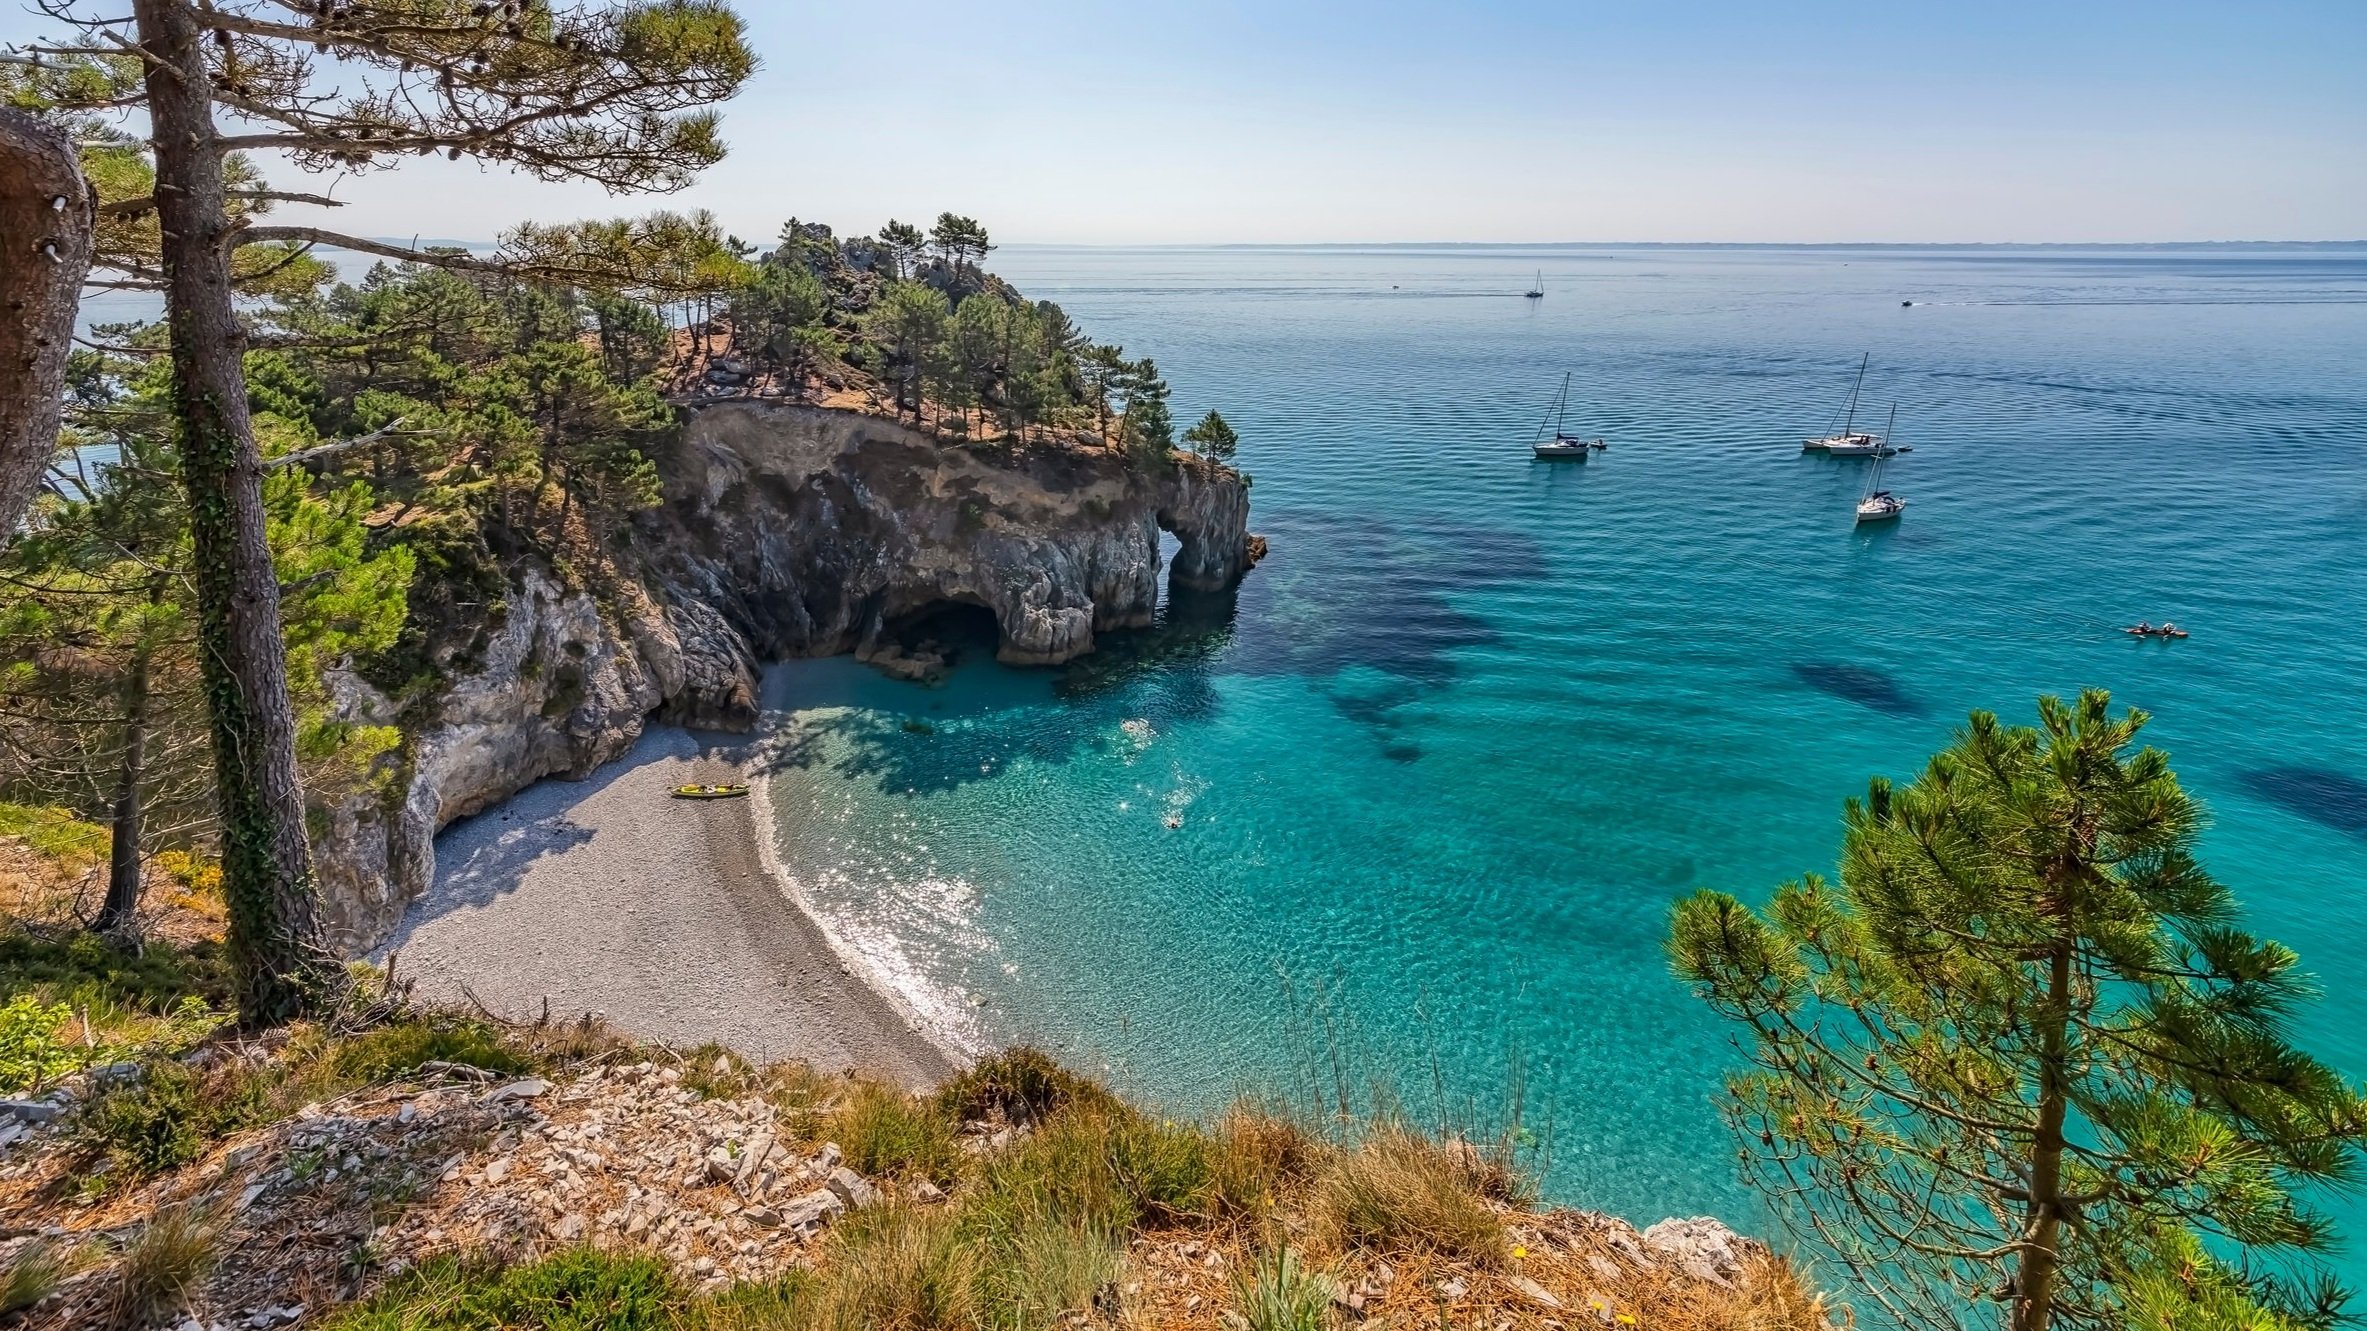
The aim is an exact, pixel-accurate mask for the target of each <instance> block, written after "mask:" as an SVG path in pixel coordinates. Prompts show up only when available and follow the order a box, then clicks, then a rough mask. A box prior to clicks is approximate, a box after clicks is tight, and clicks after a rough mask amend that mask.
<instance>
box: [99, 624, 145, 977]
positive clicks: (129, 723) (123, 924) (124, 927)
mask: <svg viewBox="0 0 2367 1331" xmlns="http://www.w3.org/2000/svg"><path fill="white" fill-rule="evenodd" d="M147 760H148V649H147V648H146V647H142V648H140V649H139V651H138V652H137V653H136V654H135V655H134V656H133V657H132V663H131V670H130V672H129V673H128V674H126V675H125V677H124V683H123V765H122V767H121V768H120V769H118V771H117V773H116V778H115V816H114V817H113V819H111V820H110V823H109V832H110V835H111V836H112V837H113V842H112V844H111V845H110V846H109V847H108V851H107V899H106V900H105V901H104V902H103V903H101V904H100V906H99V917H98V918H97V919H95V920H93V921H91V925H90V927H91V929H92V931H93V932H96V933H102V934H112V933H120V932H125V931H128V930H129V929H130V928H131V927H132V925H133V923H134V922H135V921H137V920H138V918H139V911H140V783H141V781H143V780H145V779H146V778H147V775H148V770H147V769H148V761H147Z"/></svg>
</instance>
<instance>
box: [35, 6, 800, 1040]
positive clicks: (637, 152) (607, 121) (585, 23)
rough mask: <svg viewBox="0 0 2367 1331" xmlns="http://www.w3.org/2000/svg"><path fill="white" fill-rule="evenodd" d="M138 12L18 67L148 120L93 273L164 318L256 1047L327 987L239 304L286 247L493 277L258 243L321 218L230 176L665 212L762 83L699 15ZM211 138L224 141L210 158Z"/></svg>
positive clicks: (384, 249) (68, 106)
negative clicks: (584, 190)
mask: <svg viewBox="0 0 2367 1331" xmlns="http://www.w3.org/2000/svg"><path fill="white" fill-rule="evenodd" d="M130 10H131V12H130V14H129V15H128V16H125V15H122V14H121V13H119V12H118V10H117V8H116V7H111V6H105V5H99V4H96V3H94V2H92V0H53V3H52V4H51V5H50V6H49V7H48V13H49V14H50V15H51V17H52V18H54V19H56V20H58V21H59V22H61V23H63V24H65V25H67V26H69V27H71V28H73V29H75V30H76V31H77V33H78V35H77V36H76V37H75V38H73V39H71V40H69V41H66V42H63V43H58V44H51V45H46V46H40V47H36V48H35V50H36V51H37V53H39V54H40V55H42V56H44V57H50V58H55V59H57V60H60V61H63V62H65V63H66V64H67V65H68V66H70V67H72V68H74V69H75V70H77V71H80V72H83V73H91V72H93V71H95V75H96V76H98V77H97V81H98V82H99V83H102V84H105V85H106V86H105V87H103V88H101V89H100V92H101V93H102V94H103V95H101V96H85V95H82V93H80V92H78V91H77V90H76V89H74V88H72V87H65V88H64V89H63V91H61V92H57V93H56V94H55V95H54V96H53V99H52V103H51V104H52V105H53V106H55V107H57V108H60V109H63V110H66V111H71V110H73V109H75V108H77V107H88V106H93V105H98V104H101V103H104V104H107V105H109V106H111V107H114V108H116V109H118V110H122V111H130V112H133V113H135V114H144V115H145V117H146V122H147V123H146V129H145V132H144V134H143V135H142V136H141V140H142V142H141V144H140V145H139V146H140V148H141V149H142V150H143V151H144V158H143V159H141V160H138V161H136V162H135V163H133V164H131V165H130V166H127V167H126V168H125V169H126V171H127V173H130V174H145V175H147V176H148V177H149V178H150V179H152V181H153V186H152V188H150V189H149V191H148V192H147V193H146V194H144V195H137V196H130V197H116V198H110V199H108V201H107V202H106V204H105V205H104V207H103V209H102V211H103V212H104V213H105V214H106V215H107V216H108V217H111V218H113V219H116V220H118V221H120V222H123V223H125V224H126V225H130V224H136V223H139V222H140V221H141V220H142V219H144V218H148V217H153V218H154V219H155V223H154V225H152V226H149V227H147V228H146V229H145V230H144V231H142V232H140V233H139V235H138V236H137V237H135V239H136V240H137V241H138V242H139V246H140V248H135V249H132V250H129V251H118V252H115V253H112V254H110V253H106V252H102V254H101V255H100V260H99V261H100V262H101V263H105V264H110V265H112V266H113V267H115V268H116V269H117V271H119V272H122V273H123V274H124V275H125V277H126V279H127V280H129V281H133V282H143V283H147V284H150V285H152V286H153V287H155V288H156V289H159V290H161V291H163V293H164V296H165V306H166V310H167V314H168V317H169V321H170V325H171V348H170V351H171V365H172V369H173V380H174V384H173V387H174V396H173V399H172V413H173V416H174V418H175V428H176V430H177V444H176V453H177V456H178V459H179V464H180V467H181V471H182V478H183V484H184V487H185V489H186V491H187V496H188V504H189V515H190V529H191V534H192V538H193V543H194V558H193V562H192V574H193V577H194V579H195V581H196V588H197V595H196V606H197V612H198V614H197V634H198V639H199V643H200V652H199V659H200V662H201V664H202V667H203V669H204V672H205V688H206V697H207V708H208V712H209V714H210V715H211V717H212V730H213V745H214V751H215V757H216V779H217V782H218V785H219V792H220V813H219V821H220V835H221V843H222V863H223V877H224V884H225V890H226V892H227V894H228V896H229V898H230V901H231V937H230V950H231V953H232V956H233V959H234V962H235V964H236V969H237V971H238V977H239V994H238V997H239V1010H240V1015H241V1017H242V1019H244V1020H245V1021H247V1022H249V1023H267V1022H272V1021H278V1020H282V1019H285V1018H287V1017H290V1016H294V1015H298V1014H300V1013H302V1012H305V1011H307V1010H310V1009H313V1008H315V1007H317V1006H318V1005H319V1004H320V1003H321V1002H323V1001H324V1000H325V999H326V998H327V996H328V994H329V992H330V991H331V990H332V989H333V988H334V987H335V985H336V984H337V983H338V982H339V980H340V976H341V971H340V969H339V968H338V967H337V965H336V963H335V959H334V958H333V957H331V956H330V955H328V953H327V952H326V951H325V949H324V948H323V947H322V946H321V941H320V927H319V912H318V902H317V900H316V891H315V887H314V883H313V878H312V868H311V856H310V851H309V848H308V846H307V844H306V837H305V823H304V797H303V791H302V784H301V779H300V775H299V772H298V769H297V753H296V745H297V738H298V737H297V727H296V721H295V715H294V711H293V709H292V707H291V704H290V699H289V696H288V680H287V662H286V660H285V652H284V647H283V645H282V642H281V637H280V631H279V621H280V605H279V592H278V579H277V577H276V576H275V573H274V570H273V567H272V561H271V547H270V541H269V533H268V527H269V519H268V516H267V514H266V512H265V509H264V503H263V494H262V490H263V487H262V483H261V480H262V471H263V468H262V462H261V454H260V450H259V448H258V445H257V442H256V438H255V431H254V426H253V423H252V421H251V419H250V416H249V412H248V409H247V396H246V392H245V386H244V383H243V380H242V374H241V371H242V353H243V351H244V349H245V346H246V343H247V334H246V329H245V327H244V326H243V324H242V322H241V320H240V317H239V312H238V307H237V304H236V296H237V294H238V293H239V291H240V289H241V288H242V286H245V287H247V288H249V289H251V288H252V287H253V285H254V284H255V283H257V282H263V281H268V280H269V277H270V275H271V274H272V272H273V271H275V270H276V269H277V268H279V267H283V266H285V265H288V264H293V263H296V262H298V260H299V258H300V252H299V249H298V248H297V247H302V246H310V245H318V244H328V245H337V246H343V247H346V248H349V249H354V250H358V251H361V252H364V253H376V254H383V255H389V256H391V257H397V258H406V259H421V260H425V261H430V262H438V263H447V264H454V265H459V264H469V265H473V266H497V267H498V266H500V265H498V264H494V265H487V264H486V263H485V262H484V261H478V260H472V259H470V258H469V257H468V256H465V255H456V254H451V253H420V252H416V251H412V250H407V249H404V248H402V247H399V246H390V245H386V244H382V243H379V242H375V241H370V240H367V239H364V238H360V237H354V236H346V235H340V234H337V233H334V232H330V231H326V230H323V229H320V228H317V227H306V226H260V225H254V224H253V222H252V219H253V216H254V214H256V213H257V212H259V211H261V210H262V209H263V208H266V207H269V206H271V205H273V204H277V203H297V204H305V203H321V202H324V200H321V199H319V198H318V197H316V196H307V195H301V194H294V193H287V192H281V191H276V190H270V189H266V188H262V187H261V185H260V182H259V181H256V180H254V178H253V173H252V171H251V170H250V169H248V168H246V167H245V166H244V163H243V159H242V157H241V154H243V153H246V152H256V151H277V152H282V153H285V154H287V155H288V156H289V157H290V158H291V159H292V160H293V161H294V163H295V164H296V165H297V167H298V168H299V169H302V170H307V171H359V170H365V169H369V168H371V167H374V166H382V165H384V164H386V163H387V162H388V161H390V160H393V159H400V158H404V157H407V156H411V155H416V154H427V153H434V152H442V153H445V154H447V155H449V156H451V157H453V158H455V159H457V158H460V157H464V156H475V157H478V158H480V159H486V160H490V161H493V162H497V163H501V164H505V165H508V166H510V167H513V168H515V169H516V170H519V171H522V172H524V173H526V174H528V175H531V176H534V177H537V178H540V179H545V180H559V179H588V180H592V181H595V182H597V183H599V184H602V185H604V186H606V187H607V188H609V189H610V190H612V191H620V192H621V191H632V190H648V189H671V188H677V187H679V186H681V185H683V184H686V183H688V182H689V180H690V179H691V178H692V177H693V176H694V175H695V174H696V173H697V171H699V170H700V169H701V168H703V167H705V166H707V165H709V164H711V163H712V162H714V161H715V160H716V159H717V158H719V157H720V156H721V154H722V144H721V142H720V140H719V138H718V136H717V134H716V126H717V119H716V115H715V113H714V112H713V111H712V110H711V109H709V108H710V107H711V106H712V104H713V103H715V102H718V101H720V100H722V99H724V98H727V97H729V96H730V95H731V94H732V93H733V92H734V91H736V90H737V88H738V86H739V84H740V82H741V81H742V80H743V79H745V78H746V77H747V75H748V73H749V72H750V70H751V69H752V68H753V67H754V60H753V57H752V56H750V54H749V53H748V50H747V48H746V46H745V44H744V43H743V42H742V40H741V35H740V24H739V20H738V18H737V17H736V16H735V15H734V14H733V13H732V12H731V11H730V10H729V9H726V8H724V7H722V6H721V5H719V4H715V3H710V2H709V0H637V2H633V3H622V4H614V5H589V6H584V7H579V8H572V9H567V10H558V9H554V8H551V7H548V6H546V5H542V4H527V3H522V2H521V0H502V2H501V3H498V4H497V3H490V2H489V3H482V4H477V5H475V6H473V7H465V8H464V7H462V6H461V5H458V4H449V5H446V4H430V5H426V6H422V5H420V4H417V3H414V2H413V0H340V3H338V4H335V5H328V4H322V5H320V6H318V7H315V8H313V9H312V11H311V12H310V13H306V12H304V11H303V10H302V9H297V8H293V7H291V8H288V9H279V8H270V7H261V6H243V5H240V6H231V5H217V4H214V3H213V2H212V0H132V3H131V5H130ZM61 86H62V85H61ZM218 117H227V118H228V119H230V120H231V121H232V123H233V124H234V125H235V127H236V128H237V130H238V131H239V132H232V133H225V132H224V131H223V128H222V126H221V123H220V120H219V119H218ZM90 160H91V159H90V158H89V157H87V156H86V159H85V161H86V166H87V165H88V164H89V162H90ZM94 178H95V176H94ZM101 193H102V196H103V197H104V196H105V195H106V194H107V190H106V189H105V188H104V186H102V189H101ZM105 239H106V237H105V236H104V235H102V237H101V240H102V244H103V243H104V241H105ZM150 244H153V259H152V260H150V259H149V257H148V255H147V254H146V253H144V252H143V250H144V249H145V248H146V247H147V246H148V245H150Z"/></svg>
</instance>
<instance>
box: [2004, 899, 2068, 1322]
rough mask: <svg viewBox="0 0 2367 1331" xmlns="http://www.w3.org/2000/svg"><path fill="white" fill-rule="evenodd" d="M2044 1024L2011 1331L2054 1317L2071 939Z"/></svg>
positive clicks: (2056, 961)
mask: <svg viewBox="0 0 2367 1331" xmlns="http://www.w3.org/2000/svg"><path fill="white" fill-rule="evenodd" d="M2038 1020H2039V1021H2041V1022H2042V1023H2044V1025H2045V1028H2046V1029H2045V1033H2044V1035H2043V1037H2042V1040H2043V1043H2042V1045H2041V1047H2040V1051H2039V1061H2038V1131H2037V1134H2036V1137H2035V1139H2034V1140H2033V1142H2032V1144H2031V1152H2030V1201H2029V1203H2028V1206H2027V1209H2026V1210H2025V1211H2024V1216H2025V1217H2026V1218H2025V1220H2024V1223H2023V1227H2022V1251H2021V1256H2020V1259H2019V1260H2018V1262H2017V1263H2016V1266H2017V1269H2016V1271H2015V1279H2014V1302H2013V1331H2047V1328H2048V1326H2049V1325H2050V1324H2051V1323H2052V1322H2053V1320H2054V1304H2055V1273H2056V1271H2057V1270H2058V1269H2060V1267H2061V1265H2062V1252H2061V1248H2060V1245H2061V1243H2062V1242H2063V1149H2064V1146H2065V1145H2066V1142H2065V1139H2064V1136H2063V1129H2064V1125H2065V1123H2066V1122H2067V1121H2068V1119H2069V1111H2070V1099H2071V1095H2070V1087H2069V1084H2068V1082H2069V1077H2068V1072H2067V1067H2066V1064H2067V1062H2068V1060H2069V1057H2070V1051H2069V1047H2068V1044H2069V1042H2068V1028H2069V1026H2070V1024H2071V944H2070V943H2069V942H2068V941H2066V942H2061V943H2058V944H2056V946H2055V950H2054V955H2053V956H2052V957H2050V958H2049V959H2048V968H2047V996H2046V1007H2045V1008H2044V1009H2043V1011H2042V1012H2041V1014H2040V1016H2039V1018H2038Z"/></svg>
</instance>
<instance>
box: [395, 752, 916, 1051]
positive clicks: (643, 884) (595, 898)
mask: <svg viewBox="0 0 2367 1331" xmlns="http://www.w3.org/2000/svg"><path fill="white" fill-rule="evenodd" d="M743 752H744V749H743V747H742V745H741V744H740V743H739V742H737V741H735V740H733V739H731V738H729V737H719V736H707V735H696V734H693V733H691V732H689V731H686V730H681V729H676V728H673V727H652V728H651V729H650V730H649V732H648V733H646V734H644V735H643V736H642V737H641V741H640V743H638V744H636V745H635V746H634V747H633V751H632V752H631V753H630V754H628V755H627V756H626V757H624V758H623V759H621V760H619V761H617V762H614V763H610V764H608V765H606V766H603V767H602V768H600V770H598V771H597V772H594V773H593V774H592V775H591V777H590V778H588V779H586V780H583V781H561V780H544V781H539V782H536V783H535V784H534V785H532V786H530V787H528V788H527V789H526V790H524V791H522V792H520V793H519V794H518V795H516V796H514V797H513V798H511V799H510V800H509V801H507V802H506V803H503V804H500V805H497V806H495V807H494V808H491V809H488V810H486V811H485V812H484V813H481V814H478V815H476V816H475V817H473V818H467V819H463V820H461V821H459V822H456V823H454V824H453V825H452V826H450V827H448V828H446V829H445V830H444V831H443V833H442V834H441V835H439V836H438V837H437V838H436V882H435V886H434V887H433V888H431V889H430V890H429V891H428V892H427V894H426V895H424V896H422V897H421V898H420V899H419V900H418V901H416V902H414V903H412V906H411V908H410V910H409V911H408V912H406V913H405V915H404V917H403V923H402V926H401V927H400V928H399V929H397V930H396V931H395V934H394V937H393V938H392V939H390V940H389V941H388V942H387V944H386V946H385V947H384V948H382V949H381V950H380V955H381V956H383V955H385V954H386V953H389V952H396V951H399V952H400V954H401V956H400V961H399V966H400V969H401V972H402V973H403V974H406V975H409V976H412V977H413V978H415V979H417V980H418V982H419V992H420V994H421V996H422V997H427V998H433V999H439V1000H452V1001H457V1002H464V1003H465V1002H467V1001H469V1000H470V999H471V998H474V999H475V1000H476V1001H477V1002H480V1003H482V1004H483V1005H484V1006H486V1007H487V1008H489V1009H491V1010H492V1011H494V1012H496V1013H499V1014H501V1015H502V1016H505V1017H512V1018H532V1017H536V1016H539V1015H541V1013H542V1012H543V1010H544V1005H545V1003H546V1002H547V1003H548V1005H549V1011H550V1013H551V1014H552V1015H553V1016H574V1015H577V1014H580V1013H584V1012H592V1013H596V1014H598V1015H600V1016H602V1017H605V1018H606V1019H607V1020H608V1021H609V1022H611V1023H612V1024H614V1025H616V1026H617V1027H619V1028H621V1029H623V1030H625V1031H628V1032H631V1033H632V1034H634V1035H637V1036H640V1037H642V1038H644V1039H649V1040H654V1041H659V1042H662V1043H665V1044H668V1045H673V1046H675V1047H689V1046H692V1045H697V1044H701V1043H704V1042H706V1041H709V1040H713V1041H716V1042H718V1043H721V1044H724V1045H728V1046H730V1047H731V1048H733V1049H735V1050H737V1051H739V1052H740V1053H742V1054H743V1055H746V1056H747V1057H749V1058H750V1059H753V1060H755V1061H756V1062H759V1063H764V1062H770V1061H775V1060H781V1059H801V1060H803V1061H805V1062H808V1063H811V1064H812V1065H814V1066H815V1067H817V1068H820V1069H822V1070H824V1071H829V1072H839V1071H847V1070H854V1071H860V1072H867V1073H871V1074H874V1075H878V1076H882V1077H886V1078H890V1079H892V1080H894V1081H896V1082H899V1083H901V1084H904V1085H907V1086H916V1087H917V1086H926V1085H930V1084H933V1083H935V1082H936V1081H938V1080H939V1079H941V1078H942V1077H944V1076H945V1075H946V1074H947V1073H948V1072H949V1071H950V1070H951V1063H950V1061H949V1060H948V1058H947V1056H946V1055H945V1054H944V1052H942V1051H941V1050H940V1049H938V1047H937V1046H936V1045H934V1044H933V1043H931V1042H930V1040H929V1039H928V1038H927V1037H926V1036H925V1035H923V1034H922V1033H921V1032H920V1031H919V1030H918V1029H917V1028H916V1026H915V1025H914V1023H913V1022H912V1021H911V1020H910V1019H909V1018H908V1017H907V1016H906V1015H904V1013H903V1012H902V1011H901V1010H900V1009H899V1008H897V1007H896V1006H895V1005H894V1004H893V1003H891V1002H890V1001H889V1000H888V999H886V998H885V997H883V996H881V995H880V993H879V992H878V991H876V990H874V989H873V988H872V987H871V986H870V985H869V984H867V983H865V981H864V979H863V978H862V977H861V976H859V975H857V974H855V973H854V972H852V971H851V970H850V969H849V966H848V964H847V963H846V962H845V961H844V960H842V958H841V957H840V956H839V954H838V953H837V952H836V951H835V950H833V949H832V947H831V946H830V943H829V940H828V939H826V938H825V937H824V936H823V934H822V932H821V930H820V929H818V928H817V927H816V926H815V924H814V922H813V920H812V919H810V918H809V917H807V916H806V914H805V913H804V912H803V911H801V910H799V909H798V908H797V906H796V905H795V904H794V903H792V902H791V901H790V900H789V898H788V897H787V896H786V895H784V894H783V892H782V891H781V888H780V886H779V884H778V882H777V880H775V879H774V878H773V877H772V876H771V875H770V874H768V873H767V872H766V871H765V868H764V864H763V862H762V860H761V858H760V857H759V855H758V852H757V842H756V837H757V835H758V831H757V827H756V824H755V821H754V818H753V816H752V808H753V805H752V802H751V801H749V800H676V799H669V798H667V796H666V791H667V789H668V788H669V787H672V786H677V785H683V784H686V783H690V782H705V781H726V780H733V779H737V777H738V775H739V760H740V758H741V756H742V754H743Z"/></svg>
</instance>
